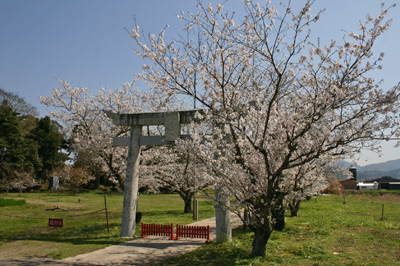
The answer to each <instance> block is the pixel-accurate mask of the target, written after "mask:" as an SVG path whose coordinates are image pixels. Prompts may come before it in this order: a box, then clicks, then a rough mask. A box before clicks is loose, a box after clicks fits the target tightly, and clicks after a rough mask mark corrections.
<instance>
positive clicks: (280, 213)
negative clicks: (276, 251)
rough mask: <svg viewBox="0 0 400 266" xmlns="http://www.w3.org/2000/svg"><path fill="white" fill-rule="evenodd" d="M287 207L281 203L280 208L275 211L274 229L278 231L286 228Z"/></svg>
mask: <svg viewBox="0 0 400 266" xmlns="http://www.w3.org/2000/svg"><path fill="white" fill-rule="evenodd" d="M285 211H286V209H285V207H284V206H283V205H279V207H278V209H276V210H274V211H273V218H274V220H275V226H274V229H275V230H277V231H283V229H285Z"/></svg>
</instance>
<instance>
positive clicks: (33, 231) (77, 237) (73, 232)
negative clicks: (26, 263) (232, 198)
mask: <svg viewBox="0 0 400 266" xmlns="http://www.w3.org/2000/svg"><path fill="white" fill-rule="evenodd" d="M104 196H106V198H107V208H108V212H109V223H110V232H108V230H107V223H106V215H105V211H104V209H105V204H104ZM122 204H123V195H122V194H120V193H107V194H105V193H103V192H101V191H89V192H85V193H80V194H76V195H75V196H73V195H72V194H71V193H70V192H67V191H65V192H63V191H58V192H54V193H51V192H43V193H24V194H22V196H21V197H20V196H19V194H18V193H15V194H14V193H9V194H8V195H5V194H0V258H1V259H11V258H12V259H22V258H54V259H61V258H66V257H70V256H74V255H77V254H81V253H86V252H90V251H93V250H96V249H101V248H104V247H106V246H110V245H114V244H118V243H121V242H124V241H127V240H124V239H120V238H119V233H120V225H121V216H122ZM138 206H139V207H138V210H139V211H140V212H142V213H143V218H142V222H145V223H171V222H172V223H174V224H176V223H179V224H188V223H191V222H193V220H192V215H191V214H185V213H183V207H184V205H183V201H182V200H181V199H180V197H179V196H178V195H177V194H159V195H141V197H140V199H139V204H138ZM53 209H54V210H53ZM213 215H214V209H213V208H212V203H211V202H208V201H206V200H204V199H200V200H199V219H205V218H209V217H212V216H213ZM49 218H62V219H63V221H64V226H63V227H62V228H57V227H49V226H48V220H49ZM136 234H137V235H140V226H137V227H136Z"/></svg>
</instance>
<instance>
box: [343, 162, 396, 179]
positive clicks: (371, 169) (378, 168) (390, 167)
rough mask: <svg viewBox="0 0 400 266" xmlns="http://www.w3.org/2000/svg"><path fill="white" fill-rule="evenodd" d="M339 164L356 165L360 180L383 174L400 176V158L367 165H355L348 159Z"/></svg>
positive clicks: (347, 166) (345, 165) (344, 165)
mask: <svg viewBox="0 0 400 266" xmlns="http://www.w3.org/2000/svg"><path fill="white" fill-rule="evenodd" d="M337 165H340V166H342V167H343V168H345V169H347V168H350V167H351V166H354V167H355V168H356V169H357V179H358V180H370V179H374V178H380V177H382V176H391V177H393V178H400V159H398V160H391V161H387V162H383V163H375V164H369V165H365V166H359V165H354V164H353V163H350V162H347V161H339V162H338V163H337Z"/></svg>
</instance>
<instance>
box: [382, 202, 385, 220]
mask: <svg viewBox="0 0 400 266" xmlns="http://www.w3.org/2000/svg"><path fill="white" fill-rule="evenodd" d="M384 209H385V204H383V203H382V221H383V219H384Z"/></svg>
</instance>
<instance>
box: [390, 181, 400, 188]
mask: <svg viewBox="0 0 400 266" xmlns="http://www.w3.org/2000/svg"><path fill="white" fill-rule="evenodd" d="M389 189H400V182H390V183H389Z"/></svg>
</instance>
